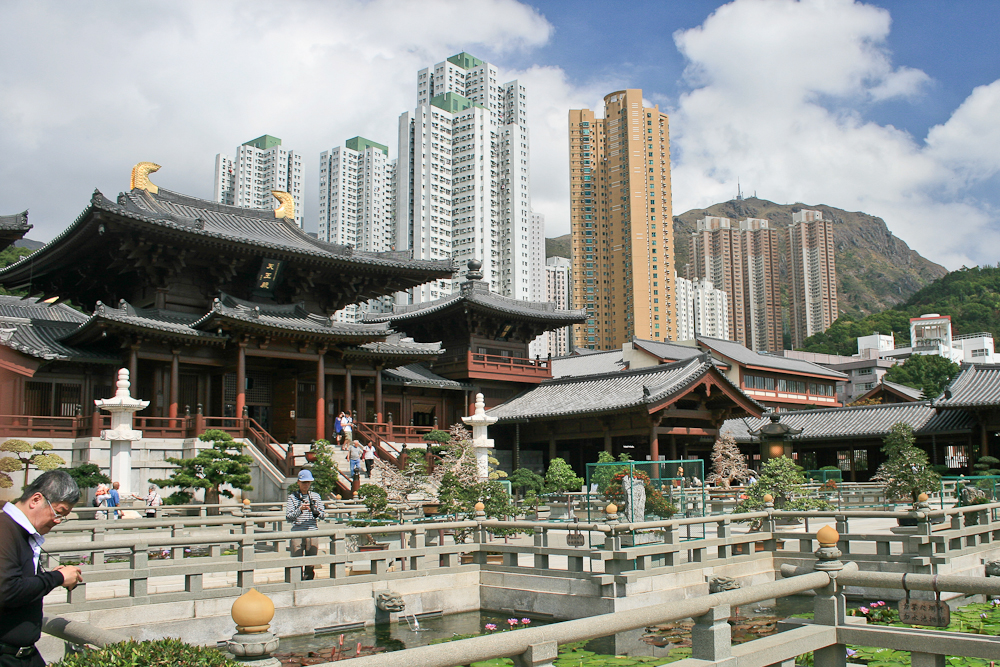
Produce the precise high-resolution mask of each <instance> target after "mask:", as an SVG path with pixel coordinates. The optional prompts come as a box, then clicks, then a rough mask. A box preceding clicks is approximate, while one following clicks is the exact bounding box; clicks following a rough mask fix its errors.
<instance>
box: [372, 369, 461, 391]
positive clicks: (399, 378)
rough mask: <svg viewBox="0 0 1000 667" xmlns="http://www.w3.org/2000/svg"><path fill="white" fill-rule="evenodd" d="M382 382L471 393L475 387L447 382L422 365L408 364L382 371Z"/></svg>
mask: <svg viewBox="0 0 1000 667" xmlns="http://www.w3.org/2000/svg"><path fill="white" fill-rule="evenodd" d="M382 381H383V382H385V383H386V384H393V385H410V386H416V387H436V388H437V387H440V388H442V389H455V390H460V391H471V390H473V389H475V387H474V386H473V385H471V384H467V383H465V382H458V381H457V380H449V379H448V378H445V377H441V376H440V375H437V374H435V373H434V371H432V370H431V369H429V368H427V366H425V365H423V364H419V363H418V364H409V365H407V366H400V367H399V368H389V369H386V370H384V371H382Z"/></svg>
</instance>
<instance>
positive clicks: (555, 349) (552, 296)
mask: <svg viewBox="0 0 1000 667" xmlns="http://www.w3.org/2000/svg"><path fill="white" fill-rule="evenodd" d="M542 270H543V272H544V274H545V294H544V295H543V296H542V297H541V298H539V299H535V301H546V302H548V303H554V304H555V305H556V308H559V309H560V310H568V309H569V285H570V280H569V270H570V261H569V260H568V259H566V258H565V257H549V258H548V259H546V260H545V265H544V267H543V269H542ZM569 336H570V327H562V328H560V329H552V330H551V331H546V332H545V333H543V334H542V335H541V336H539V337H538V338H536V339H535V340H533V341H531V344H530V346H529V348H528V352H529V354H530V355H531V357H532V358H534V357H546V356H553V357H564V356H566V355H567V354H569Z"/></svg>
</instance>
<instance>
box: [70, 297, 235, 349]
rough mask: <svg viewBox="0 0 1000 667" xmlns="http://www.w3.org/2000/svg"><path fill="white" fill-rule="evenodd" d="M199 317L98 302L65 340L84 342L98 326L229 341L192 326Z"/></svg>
mask: <svg viewBox="0 0 1000 667" xmlns="http://www.w3.org/2000/svg"><path fill="white" fill-rule="evenodd" d="M197 318H198V316H197V315H190V314H187V313H178V312H175V311H169V310H158V309H154V308H148V309H147V308H135V307H134V306H132V305H131V304H130V303H128V302H127V301H125V300H124V299H123V300H121V301H120V302H119V303H118V307H117V308H116V307H113V306H108V305H106V304H103V303H101V302H100V301H98V302H97V307H96V308H95V309H94V313H93V314H92V315H91V316H90V318H88V319H87V320H86V321H85V322H83V323H82V324H81V325H80V327H79V328H78V329H76V330H75V331H73V332H71V333H70V334H67V336H66V340H67V341H73V342H82V341H84V340H86V339H88V338H89V337H90V336H92V335H93V332H94V330H95V329H100V330H102V331H103V330H104V329H107V328H118V329H129V330H134V331H148V332H156V333H159V334H161V335H165V336H166V337H168V338H169V337H174V338H179V339H182V340H199V341H201V342H204V343H209V344H211V343H216V344H222V343H225V342H226V341H227V340H229V336H224V335H221V334H217V333H214V332H208V331H199V330H197V329H193V328H192V326H191V325H192V323H193V322H194V321H195V320H196V319H197Z"/></svg>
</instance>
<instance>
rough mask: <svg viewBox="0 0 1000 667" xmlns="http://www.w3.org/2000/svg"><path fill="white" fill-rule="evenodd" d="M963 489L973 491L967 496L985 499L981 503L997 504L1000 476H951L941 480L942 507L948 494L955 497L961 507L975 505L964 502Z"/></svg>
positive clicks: (999, 493)
mask: <svg viewBox="0 0 1000 667" xmlns="http://www.w3.org/2000/svg"><path fill="white" fill-rule="evenodd" d="M963 487H969V489H970V490H971V493H969V494H966V495H967V496H974V497H975V496H978V497H979V498H983V499H984V500H980V501H979V502H984V501H990V502H996V500H997V499H1000V475H958V476H949V477H942V478H941V507H942V508H943V507H944V496H945V493H946V492H947V493H949V494H951V495H954V497H955V502H956V504H957V505H958V506H960V507H961V506H963V505H970V504H975V503H969V502H966V501H963V499H962V489H963Z"/></svg>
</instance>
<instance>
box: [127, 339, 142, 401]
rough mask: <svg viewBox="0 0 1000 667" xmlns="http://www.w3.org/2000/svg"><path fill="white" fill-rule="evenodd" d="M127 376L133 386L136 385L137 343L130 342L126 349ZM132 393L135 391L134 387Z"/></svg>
mask: <svg viewBox="0 0 1000 667" xmlns="http://www.w3.org/2000/svg"><path fill="white" fill-rule="evenodd" d="M128 377H129V381H131V382H132V386H133V387H137V386H138V385H137V384H136V383H137V382H139V343H132V344H131V345H129V350H128ZM132 393H137V392H136V390H135V389H133V390H132Z"/></svg>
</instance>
